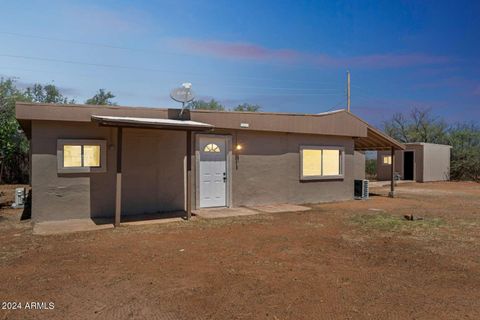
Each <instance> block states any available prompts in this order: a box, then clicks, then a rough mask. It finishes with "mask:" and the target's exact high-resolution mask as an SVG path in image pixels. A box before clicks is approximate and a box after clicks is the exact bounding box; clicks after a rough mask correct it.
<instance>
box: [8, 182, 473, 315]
mask: <svg viewBox="0 0 480 320" xmlns="http://www.w3.org/2000/svg"><path fill="white" fill-rule="evenodd" d="M5 188H6V187H3V189H5ZM7 189H8V188H7ZM8 190H10V191H11V188H10V189H8ZM8 190H7V191H8ZM0 191H1V190H0ZM10 191H8V192H10ZM372 191H373V192H374V193H375V194H376V195H374V196H372V197H371V199H370V200H367V201H348V202H342V203H330V204H320V205H314V206H312V207H313V209H312V210H311V211H306V212H289V213H275V214H261V215H255V216H244V217H236V218H225V219H214V220H204V219H201V218H196V219H193V220H192V221H189V222H178V223H170V224H157V225H144V226H128V227H120V228H117V229H115V230H112V229H110V230H101V231H94V232H84V233H74V234H65V235H52V236H38V235H33V234H32V228H31V224H30V222H29V221H28V220H24V221H19V217H20V212H19V211H18V210H12V209H5V208H4V209H1V211H0V244H1V252H0V300H1V301H16V302H21V303H22V304H24V305H25V303H26V302H31V301H36V302H37V301H38V302H47V303H48V302H53V303H54V309H52V310H31V309H28V310H27V309H25V308H22V309H21V310H0V319H480V184H475V183H460V182H449V183H425V184H402V185H400V186H399V187H398V193H397V195H398V197H397V198H395V199H390V198H388V197H386V195H387V192H388V188H379V189H375V190H372ZM8 192H7V193H8ZM1 200H2V202H3V203H5V202H7V201H8V199H7V198H6V197H5V196H4V197H3V198H1ZM407 214H414V215H417V216H422V217H424V220H419V221H407V220H404V219H403V218H402V217H403V215H407Z"/></svg>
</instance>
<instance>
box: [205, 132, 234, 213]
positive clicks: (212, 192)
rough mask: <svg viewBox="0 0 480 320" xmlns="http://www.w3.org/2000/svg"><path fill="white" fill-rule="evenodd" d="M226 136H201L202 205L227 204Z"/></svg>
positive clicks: (221, 205)
mask: <svg viewBox="0 0 480 320" xmlns="http://www.w3.org/2000/svg"><path fill="white" fill-rule="evenodd" d="M226 146H227V143H226V139H225V138H224V137H214V136H212V137H201V138H200V144H199V147H200V150H199V151H200V172H199V177H200V207H201V208H208V207H225V206H226V205H227V197H226V195H227V150H226Z"/></svg>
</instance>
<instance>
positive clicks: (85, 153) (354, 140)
mask: <svg viewBox="0 0 480 320" xmlns="http://www.w3.org/2000/svg"><path fill="white" fill-rule="evenodd" d="M16 116H17V120H18V121H19V123H20V125H21V126H22V129H23V130H24V132H25V134H26V135H27V137H28V138H29V140H30V144H31V148H30V162H31V166H30V168H31V176H30V183H31V186H32V218H33V220H34V221H35V222H40V221H49V220H65V219H85V218H103V217H110V218H111V217H115V225H118V224H119V223H120V218H121V217H125V216H130V215H142V214H153V213H162V212H171V211H183V212H184V213H186V216H187V217H188V216H189V214H190V212H191V209H197V208H199V206H200V201H199V195H202V193H201V192H200V190H203V191H204V193H203V195H202V196H201V197H200V199H201V200H202V201H204V202H205V201H207V200H206V199H207V198H208V197H209V195H208V193H207V190H209V191H210V190H212V188H220V194H221V196H218V194H219V193H216V194H214V195H213V197H214V198H215V199H216V200H218V199H221V200H222V201H220V202H215V203H216V205H215V206H217V204H218V203H219V204H221V205H222V206H223V204H225V205H226V206H228V207H239V206H258V205H270V204H280V203H292V204H302V203H319V202H327V201H340V200H348V199H353V192H354V179H362V178H364V176H365V155H364V154H363V152H362V151H363V150H367V149H368V148H372V147H373V148H380V149H382V150H384V149H386V148H396V149H403V148H404V146H403V145H401V144H399V143H398V142H396V141H395V140H393V139H391V138H390V137H387V136H385V135H384V134H382V133H381V132H379V131H378V130H376V129H374V128H373V127H371V126H369V125H368V124H367V123H366V122H364V121H363V120H361V119H359V118H358V117H356V116H354V115H353V114H351V113H350V112H347V111H345V110H337V111H332V112H327V113H323V114H313V115H305V114H282V113H261V112H260V113H256V112H255V113H253V112H219V111H204V110H198V111H197V110H194V111H189V110H187V111H186V112H185V113H184V114H180V111H179V110H178V109H153V108H130V107H118V106H102V107H99V106H88V105H57V104H28V103H17V106H16ZM220 136H221V137H224V139H225V140H219V139H218V138H217V140H215V139H212V141H220V142H222V141H225V144H224V145H225V148H224V151H225V154H226V160H225V158H222V160H221V162H219V163H208V162H207V161H206V160H204V161H205V162H202V161H200V160H199V159H200V156H199V155H200V154H201V155H202V157H207V155H206V154H205V153H206V151H205V149H204V148H205V146H206V145H207V144H205V143H204V142H202V143H203V144H204V145H203V147H201V148H202V149H200V145H199V142H198V141H200V140H199V139H200V138H199V137H220ZM202 139H204V138H202ZM119 141H121V142H122V143H121V145H119ZM222 145H223V142H222ZM238 146H241V148H237V147H238ZM92 150H94V151H92ZM95 150H96V151H95ZM301 150H309V151H310V156H312V154H314V153H315V150H320V151H321V154H322V156H321V157H323V154H324V153H326V152H327V151H330V157H331V155H332V154H331V150H336V151H338V153H337V154H336V157H338V156H339V157H340V158H330V163H329V166H332V164H334V166H336V167H334V168H335V169H333V170H334V171H333V172H334V173H327V174H323V170H332V169H323V165H320V163H322V161H325V160H318V161H317V160H316V158H313V162H310V164H308V163H307V162H305V163H307V165H310V166H311V163H313V164H314V167H315V166H317V168H318V167H321V168H322V169H321V170H322V173H321V174H317V173H315V174H308V175H305V173H302V165H304V164H302V151H301ZM316 152H318V151H316ZM99 154H100V156H98V155H99ZM187 154H191V158H187ZM211 156H213V154H211ZM222 157H223V156H222ZM92 159H94V160H92ZM212 159H213V158H212ZM318 159H320V158H318ZM321 159H323V158H321ZM332 159H338V160H334V161H333V162H332ZM70 161H72V162H70ZM85 161H87V163H88V164H85ZM90 161H94V162H90ZM199 161H200V163H199ZM216 161H218V160H216ZM308 161H312V160H311V159H310V160H308ZM336 161H338V162H336ZM92 163H95V164H92ZM217 165H220V166H221V167H222V168H223V169H222V170H221V171H214V172H213V171H212V172H205V171H204V172H203V173H201V171H202V170H199V168H204V169H203V170H206V169H205V168H206V167H207V166H208V167H214V166H217ZM225 167H226V169H225ZM339 168H340V169H339ZM309 170H310V169H309ZM314 170H316V169H314ZM314 172H316V171H314ZM330 172H332V171H330ZM199 175H201V177H202V179H203V180H202V181H203V182H202V183H207V184H208V183H209V184H208V185H204V187H203V189H202V188H200V189H199V185H200V182H199V181H200V180H201V179H199ZM209 179H210V180H209ZM189 181H190V183H189ZM224 185H225V186H226V188H225V189H224ZM188 190H189V191H188ZM223 191H225V192H226V195H224V194H223ZM187 192H190V193H189V194H187ZM208 201H210V200H208ZM210 206H212V205H210Z"/></svg>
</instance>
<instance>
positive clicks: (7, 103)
mask: <svg viewBox="0 0 480 320" xmlns="http://www.w3.org/2000/svg"><path fill="white" fill-rule="evenodd" d="M16 101H30V98H29V97H28V96H27V95H26V94H25V93H24V92H21V91H20V90H18V89H17V87H16V86H15V81H14V80H12V79H3V78H1V79H0V183H4V182H9V183H21V182H25V181H27V180H28V179H27V178H28V141H27V139H26V137H25V135H24V134H23V132H22V131H21V129H20V125H19V124H18V122H17V120H16V119H15V102H16Z"/></svg>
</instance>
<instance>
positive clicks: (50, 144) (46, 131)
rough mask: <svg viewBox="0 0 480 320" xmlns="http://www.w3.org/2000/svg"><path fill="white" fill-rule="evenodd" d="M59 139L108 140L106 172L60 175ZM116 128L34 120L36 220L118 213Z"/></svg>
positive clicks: (33, 178)
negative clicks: (116, 196) (58, 162)
mask: <svg viewBox="0 0 480 320" xmlns="http://www.w3.org/2000/svg"><path fill="white" fill-rule="evenodd" d="M58 139H102V140H107V172H106V173H91V174H85V173H76V174H59V173H57V140H58ZM115 144H116V133H115V129H111V128H99V127H98V126H97V125H94V124H90V123H74V122H63V123H62V122H53V121H33V123H32V140H31V146H32V156H31V158H32V162H31V164H32V178H31V183H32V219H33V220H34V221H37V222H38V221H44V220H64V219H81V218H90V217H101V216H112V215H113V213H114V210H115V168H116V164H115V148H114V147H113V148H111V147H108V146H112V145H113V146H114V145H115Z"/></svg>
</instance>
